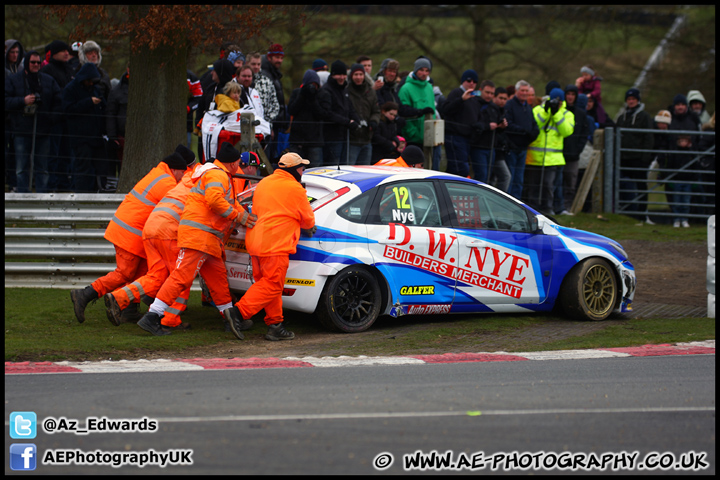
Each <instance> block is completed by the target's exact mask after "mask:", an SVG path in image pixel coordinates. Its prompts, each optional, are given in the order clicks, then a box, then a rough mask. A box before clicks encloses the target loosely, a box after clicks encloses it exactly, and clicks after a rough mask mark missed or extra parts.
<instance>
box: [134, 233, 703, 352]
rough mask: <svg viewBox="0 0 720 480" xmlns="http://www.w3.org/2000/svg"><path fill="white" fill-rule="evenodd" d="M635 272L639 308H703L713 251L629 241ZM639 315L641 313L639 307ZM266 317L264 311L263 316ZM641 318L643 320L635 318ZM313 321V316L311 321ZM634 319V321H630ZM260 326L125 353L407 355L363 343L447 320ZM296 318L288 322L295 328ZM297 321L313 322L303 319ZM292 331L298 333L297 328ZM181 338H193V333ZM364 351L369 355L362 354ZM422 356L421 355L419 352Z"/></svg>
mask: <svg viewBox="0 0 720 480" xmlns="http://www.w3.org/2000/svg"><path fill="white" fill-rule="evenodd" d="M621 243H622V245H623V247H624V248H625V249H626V251H627V253H628V255H629V258H630V260H631V262H632V264H633V266H634V267H635V271H636V274H637V278H638V287H637V292H636V294H635V299H634V305H635V306H636V307H638V306H642V305H649V304H659V305H681V306H687V307H688V309H690V308H693V309H697V308H698V307H701V306H705V305H707V289H706V269H707V267H706V262H707V256H708V252H707V247H706V246H705V245H703V244H696V243H689V242H664V243H663V242H650V241H643V240H624V241H623V242H621ZM636 310H637V308H636ZM261 313H262V312H261ZM291 315H292V314H291ZM635 316H637V315H635ZM307 317H311V316H307ZM628 318H630V317H628ZM628 318H624V316H622V315H620V316H618V315H614V316H613V317H611V319H609V320H606V321H604V322H573V321H561V320H560V321H559V320H555V319H552V320H548V321H547V322H542V323H541V324H539V325H538V324H535V325H533V326H530V327H527V328H524V329H519V330H518V331H515V332H512V333H510V334H508V333H507V332H503V333H498V334H495V335H494V334H492V333H489V334H486V333H484V334H483V335H482V338H478V339H477V342H476V343H474V344H473V350H472V351H476V352H480V351H483V352H492V351H513V350H514V349H515V351H518V350H517V348H522V346H523V345H525V344H529V342H533V341H537V340H539V339H543V338H548V339H552V340H557V339H562V338H569V337H573V336H577V335H582V334H587V333H592V332H594V331H597V330H602V329H603V328H606V327H607V326H609V325H614V324H618V323H623V322H627V321H628ZM254 320H255V327H253V329H251V330H250V331H248V332H246V339H245V340H244V341H242V342H240V341H223V342H219V343H218V344H215V345H211V346H204V347H198V348H188V349H185V350H183V351H177V352H167V351H164V352H153V351H137V352H135V353H134V354H130V355H128V354H123V355H122V358H126V359H138V358H146V359H154V358H186V359H187V358H252V357H257V358H267V357H277V358H286V357H304V356H313V357H322V356H337V355H361V354H365V355H378V354H380V355H402V354H403V352H392V353H374V352H372V350H371V349H367V353H365V352H366V351H365V350H364V349H363V344H369V343H370V342H372V343H374V344H375V343H376V342H377V341H378V339H379V338H388V339H392V338H397V337H401V336H402V335H404V334H407V333H408V332H413V331H417V330H421V329H429V328H437V327H438V326H440V325H441V323H442V321H441V319H440V318H438V317H432V318H431V317H427V316H425V317H413V316H407V317H403V318H400V319H383V318H381V319H379V320H378V322H376V324H375V325H374V326H373V327H372V328H370V330H368V331H365V332H361V333H356V334H342V333H335V332H329V331H325V330H322V329H318V330H317V332H315V333H303V334H300V335H297V336H296V338H295V339H294V340H290V341H283V342H270V341H267V340H265V339H264V338H263V335H264V333H265V326H264V325H262V315H261V314H260V315H258V316H256V317H255V318H254ZM293 320H295V319H294V318H292V319H290V321H289V322H288V324H289V326H290V327H292V322H293ZM297 321H312V318H302V319H298V320H297ZM291 329H292V328H291ZM177 334H179V335H191V334H192V330H190V331H188V332H187V333H177ZM466 351H468V349H467V341H465V342H462V343H461V344H459V345H454V344H453V343H452V342H446V343H443V344H442V345H438V346H431V345H428V346H427V348H424V349H423V353H459V352H466ZM357 352H363V353H357ZM413 353H417V352H413Z"/></svg>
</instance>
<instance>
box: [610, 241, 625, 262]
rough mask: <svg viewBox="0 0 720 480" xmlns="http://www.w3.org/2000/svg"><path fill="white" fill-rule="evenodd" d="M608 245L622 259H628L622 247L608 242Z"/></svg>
mask: <svg viewBox="0 0 720 480" xmlns="http://www.w3.org/2000/svg"><path fill="white" fill-rule="evenodd" d="M608 243H609V244H610V245H611V246H612V247H613V248H614V249H615V250H617V252H618V253H619V254H620V255H622V256H623V258H628V254H627V252H626V251H625V249H624V248H622V247H621V246H620V244H618V243H612V242H608Z"/></svg>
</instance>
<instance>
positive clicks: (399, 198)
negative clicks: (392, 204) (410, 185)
mask: <svg viewBox="0 0 720 480" xmlns="http://www.w3.org/2000/svg"><path fill="white" fill-rule="evenodd" d="M393 193H394V194H395V201H396V202H397V208H402V209H406V208H407V209H409V208H410V205H409V204H408V199H409V198H410V194H409V193H408V189H407V188H406V187H400V188H398V187H393Z"/></svg>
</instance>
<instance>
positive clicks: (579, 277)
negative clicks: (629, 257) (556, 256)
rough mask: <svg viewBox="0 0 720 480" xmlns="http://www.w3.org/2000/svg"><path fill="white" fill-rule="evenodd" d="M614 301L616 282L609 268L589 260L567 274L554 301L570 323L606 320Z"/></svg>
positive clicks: (604, 263) (606, 263) (607, 265)
mask: <svg viewBox="0 0 720 480" xmlns="http://www.w3.org/2000/svg"><path fill="white" fill-rule="evenodd" d="M617 298H618V282H617V278H616V276H615V273H614V272H613V269H612V267H611V266H610V264H609V263H608V262H607V261H605V260H603V259H601V258H591V259H588V260H585V261H584V262H582V263H580V264H578V265H576V266H575V267H574V268H573V269H572V270H571V271H570V273H568V275H567V277H566V278H565V281H564V283H563V285H562V287H561V289H560V295H559V297H558V300H559V301H560V305H561V306H562V308H563V310H564V311H565V313H566V314H567V315H568V316H569V317H570V318H572V319H580V320H592V321H600V320H605V319H606V318H608V317H609V316H610V314H611V313H612V312H613V310H614V308H615V304H616V303H617Z"/></svg>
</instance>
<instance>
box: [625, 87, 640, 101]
mask: <svg viewBox="0 0 720 480" xmlns="http://www.w3.org/2000/svg"><path fill="white" fill-rule="evenodd" d="M628 97H635V98H637V99H638V102H639V101H640V90H638V89H637V88H631V89H629V90H628V91H627V92H625V100H627V99H628Z"/></svg>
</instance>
